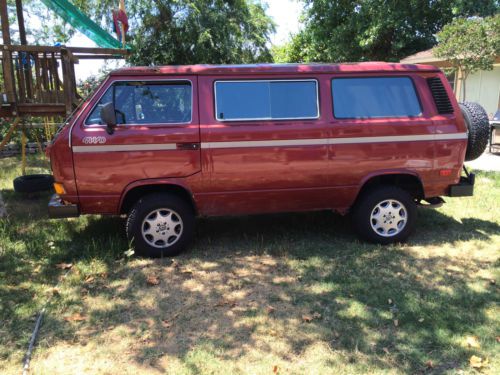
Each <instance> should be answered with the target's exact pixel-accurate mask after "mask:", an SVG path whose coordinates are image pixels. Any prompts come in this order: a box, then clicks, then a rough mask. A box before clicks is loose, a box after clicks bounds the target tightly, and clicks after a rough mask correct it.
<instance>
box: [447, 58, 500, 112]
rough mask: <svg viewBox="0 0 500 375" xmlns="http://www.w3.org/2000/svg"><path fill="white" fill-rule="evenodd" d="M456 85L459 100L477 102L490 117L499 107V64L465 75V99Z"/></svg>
mask: <svg viewBox="0 0 500 375" xmlns="http://www.w3.org/2000/svg"><path fill="white" fill-rule="evenodd" d="M458 86H460V85H458ZM458 86H457V87H456V88H457V91H456V95H457V98H458V100H459V101H468V102H477V103H479V104H481V105H482V106H483V108H484V109H485V110H486V112H487V113H488V116H490V117H491V116H492V115H493V114H494V113H495V112H496V111H497V110H498V109H499V107H500V64H495V66H494V68H493V70H482V71H479V72H476V73H474V74H471V75H469V77H467V80H466V82H465V100H464V98H463V90H460V89H459V87H458Z"/></svg>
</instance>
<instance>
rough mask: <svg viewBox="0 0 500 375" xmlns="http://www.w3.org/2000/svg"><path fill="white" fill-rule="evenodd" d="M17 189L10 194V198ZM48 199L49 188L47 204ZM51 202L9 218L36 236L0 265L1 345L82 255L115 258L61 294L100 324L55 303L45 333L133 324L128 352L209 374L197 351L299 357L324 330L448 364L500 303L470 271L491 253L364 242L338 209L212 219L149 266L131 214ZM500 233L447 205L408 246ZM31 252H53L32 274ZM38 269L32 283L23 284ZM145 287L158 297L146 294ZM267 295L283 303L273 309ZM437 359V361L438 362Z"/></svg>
mask: <svg viewBox="0 0 500 375" xmlns="http://www.w3.org/2000/svg"><path fill="white" fill-rule="evenodd" d="M11 194H12V193H10V192H8V191H6V192H5V193H4V196H5V197H6V199H8V200H10V199H9V198H12V195H11ZM45 198H46V197H41V198H40V201H41V202H42V201H43V204H46V200H45ZM41 202H38V201H36V202H35V203H33V202H32V203H33V207H31V208H30V209H27V208H26V207H24V208H23V204H24V203H22V202H21V203H19V202H18V203H16V202H14V203H13V205H14V207H13V208H14V209H16V210H15V211H16V213H15V214H14V215H13V216H12V217H11V219H10V221H9V223H10V224H11V225H13V228H14V229H11V230H6V229H4V233H7V234H8V235H9V236H11V238H10V240H11V242H16V241H17V242H18V243H19V246H20V247H23V246H24V249H21V248H20V249H17V250H16V249H13V250H11V251H10V252H6V253H2V254H1V255H0V272H2V276H4V275H7V274H9V275H8V278H6V280H7V283H2V284H1V286H0V300H1V301H2V311H1V312H0V314H1V315H0V316H2V320H3V321H5V322H6V324H4V325H3V328H0V330H1V332H0V333H1V336H3V337H4V338H3V340H5V341H4V344H2V346H4V345H5V342H9V339H10V340H12V341H15V339H14V338H15V337H16V336H17V335H18V334H19V332H20V331H23V332H31V328H32V324H33V320H32V314H29V313H28V312H30V311H31V310H32V309H33V306H35V305H36V302H37V301H36V300H34V301H30V299H33V294H34V293H35V292H37V290H38V288H41V287H42V286H43V285H44V284H46V283H52V282H54V281H55V280H56V279H57V275H58V274H59V273H60V272H59V271H57V270H55V269H54V265H55V264H56V263H59V262H63V261H65V262H68V261H73V262H75V261H78V260H79V259H80V260H81V259H92V258H95V259H99V260H101V261H103V262H104V263H105V264H106V274H108V276H107V278H105V279H99V280H96V281H95V282H94V283H93V285H92V288H91V289H89V288H88V286H84V285H83V284H80V285H76V286H75V288H76V289H77V293H76V295H78V296H85V297H82V298H81V299H76V300H71V301H65V300H64V297H60V302H61V304H63V305H64V304H66V307H67V306H73V307H74V306H78V307H80V308H82V309H89V311H88V321H87V322H86V323H85V324H88V326H90V327H95V328H94V329H90V330H84V331H82V329H81V327H80V326H79V325H78V324H70V323H68V322H65V321H64V320H63V317H62V316H60V315H55V314H49V315H48V316H47V318H46V320H45V322H44V328H43V333H42V339H43V340H46V341H47V342H50V343H51V344H52V345H53V344H55V343H57V342H59V341H67V342H70V343H73V344H74V345H79V342H81V341H90V340H97V341H98V340H101V339H102V338H103V337H104V336H105V335H106V334H107V332H109V331H110V330H113V329H114V328H115V327H122V328H124V329H126V330H127V332H128V333H127V335H128V336H129V339H130V340H131V342H135V343H136V345H135V347H134V348H133V349H132V350H131V353H130V356H129V360H130V361H135V362H136V363H139V364H141V365H144V364H146V365H148V366H151V367H153V368H156V369H158V370H159V371H165V368H164V363H163V362H162V361H161V357H162V356H163V355H164V354H169V355H172V356H175V357H177V358H180V359H181V360H182V361H183V362H184V363H185V364H186V366H187V367H188V368H190V369H191V371H192V372H194V373H199V372H201V371H202V368H200V367H199V366H200V363H198V362H196V361H193V359H192V357H193V352H195V354H196V353H199V355H200V356H203V355H205V356H212V357H214V358H213V360H214V361H222V362H224V361H233V360H236V359H238V358H241V357H243V356H245V355H246V354H247V353H248V352H249V351H252V350H257V349H256V348H258V351H259V352H260V353H270V354H272V355H274V356H275V357H276V358H279V359H281V360H283V361H285V362H292V361H294V360H296V359H297V356H300V355H302V354H303V353H305V352H306V351H307V350H308V348H311V347H313V345H314V344H316V343H318V342H321V343H324V344H325V345H327V346H328V347H329V348H331V349H332V350H334V351H339V352H341V353H342V356H343V358H347V362H348V363H349V364H350V365H352V366H354V367H353V368H356V367H355V366H357V365H359V366H360V368H365V367H363V366H372V368H373V367H375V368H376V369H387V368H391V367H392V368H394V367H395V368H398V369H399V370H400V371H401V372H405V373H416V372H436V373H440V372H443V371H446V370H449V369H453V368H458V367H460V366H463V364H464V362H465V360H466V358H468V356H470V353H471V352H470V351H469V350H468V349H467V348H464V347H462V346H461V345H460V344H459V343H457V341H456V337H461V336H464V335H466V334H469V333H471V332H475V331H476V330H478V329H484V327H485V326H488V324H489V318H488V316H487V315H486V314H485V310H486V309H487V308H488V307H489V306H491V304H493V303H495V302H498V293H496V292H497V290H496V289H495V287H493V286H492V287H490V288H489V289H487V290H482V291H478V290H477V289H473V288H471V286H470V279H469V276H468V275H469V274H470V273H473V272H476V271H478V270H480V269H485V268H488V267H491V266H492V265H491V264H489V263H488V262H485V261H480V260H475V259H469V260H468V261H467V263H464V261H463V260H460V259H453V258H450V257H444V256H442V257H441V256H433V257H428V258H417V257H415V256H413V255H412V254H411V252H407V251H402V249H404V246H406V245H403V247H401V246H398V245H395V246H390V247H385V248H384V247H381V246H377V245H371V244H366V243H362V242H359V241H358V240H357V239H356V237H355V235H354V233H353V231H352V229H351V226H350V223H349V220H347V219H346V218H344V217H341V216H338V215H334V214H332V213H329V212H318V213H300V214H279V215H266V216H248V217H236V218H211V219H200V220H199V221H198V227H197V235H196V240H195V242H194V244H193V246H192V248H191V250H189V251H188V252H186V253H185V254H183V255H181V256H180V257H178V258H176V260H175V261H174V262H173V263H171V261H169V260H156V261H154V262H152V263H150V264H149V265H147V266H144V265H143V264H141V263H137V262H132V263H126V262H121V263H117V262H116V259H118V258H120V257H121V256H122V253H123V251H124V250H126V249H127V247H128V246H127V243H126V241H125V238H124V235H123V220H121V219H119V218H99V217H88V218H85V219H83V218H81V219H78V220H66V221H58V222H53V221H48V220H45V219H42V218H43V215H42V214H41V210H39V208H40V207H38V206H40V205H41V204H42V203H41ZM16 205H19V206H18V207H16ZM37 205H38V206H37ZM81 220H85V222H84V224H83V225H82V224H81V222H80V221H81ZM8 225H9V224H8ZM25 228H26V229H25ZM498 232H500V227H499V225H498V224H497V223H495V222H489V221H485V220H481V219H477V218H470V219H465V220H463V221H462V222H459V221H457V220H455V219H453V218H451V217H448V216H446V215H444V214H442V213H440V212H438V211H433V210H420V218H419V227H418V229H417V233H416V234H415V235H413V236H412V237H411V239H410V241H409V245H410V246H411V245H419V246H422V245H438V246H439V245H443V244H446V243H450V244H454V243H456V242H458V241H468V240H472V239H479V240H488V238H489V237H490V236H492V235H493V234H497V233H498ZM14 237H17V238H14ZM51 237H55V239H53V240H51V239H50V238H51ZM48 242H53V243H54V244H53V245H52V246H53V247H54V248H53V249H47V243H48ZM31 257H41V258H43V259H44V261H43V262H42V263H41V264H40V265H39V266H40V270H39V271H38V273H37V274H36V275H30V273H31V272H30V271H31V269H32V268H33V262H32V261H31V260H30V259H31ZM152 273H154V274H155V275H159V276H160V279H161V284H160V286H158V287H150V286H148V284H147V281H146V280H147V277H148V275H151V274H152ZM26 277H28V279H29V281H30V283H31V284H29V286H27V287H24V286H22V285H23V281H24V280H26ZM114 282H117V284H118V285H117V286H114V284H115V283H114ZM484 282H485V283H486V282H487V280H484ZM32 284H33V285H32ZM23 288H24V289H23ZM26 288H27V289H26ZM145 296H149V297H152V298H148V301H145ZM57 298H59V297H57ZM57 298H56V302H57ZM96 298H99V299H104V300H107V301H113V304H112V306H111V307H109V306H107V307H102V308H101V307H99V306H88V303H87V302H86V301H85V300H86V299H96ZM389 299H390V300H391V305H388V302H387V301H388V300H389ZM5 301H7V302H5ZM151 301H152V302H151ZM19 306H28V307H23V308H20V307H19ZM268 306H273V310H272V311H271V312H270V311H269V308H268ZM30 308H31V310H30ZM58 309H59V310H58V311H64V308H58ZM27 311H28V312H27ZM31 313H32V311H31ZM314 313H318V314H320V315H321V316H320V317H318V318H315V319H313V320H312V321H311V322H310V323H306V322H304V321H303V319H302V316H303V315H306V316H314ZM316 316H318V315H316ZM394 320H397V321H398V323H399V324H398V325H397V326H395V324H394ZM75 337H78V338H77V339H75ZM75 340H76V341H75ZM26 342H27V340H24V341H22V342H21V343H20V344H22V345H25V344H26ZM277 342H279V343H280V345H275V344H276V343H277ZM137 343H139V344H137ZM214 353H216V354H214ZM1 355H2V356H4V357H5V356H7V355H8V351H4V352H3V353H2V354H1ZM336 360H337V361H338V359H332V358H327V361H333V362H331V363H330V362H329V366H335V365H336V362H335V361H336ZM429 360H432V361H433V362H434V363H435V366H434V367H433V368H428V367H427V366H426V365H425V363H426V362H427V361H429Z"/></svg>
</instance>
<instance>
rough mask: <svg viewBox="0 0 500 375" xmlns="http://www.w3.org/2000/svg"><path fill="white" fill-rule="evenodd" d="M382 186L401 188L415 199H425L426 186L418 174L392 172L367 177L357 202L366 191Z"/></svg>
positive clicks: (357, 195)
mask: <svg viewBox="0 0 500 375" xmlns="http://www.w3.org/2000/svg"><path fill="white" fill-rule="evenodd" d="M381 185H390V186H397V187H400V188H401V189H403V190H405V191H407V192H408V193H410V194H411V196H412V197H413V198H415V199H423V198H424V197H425V191H424V186H423V184H422V180H421V179H420V176H419V175H418V174H416V173H412V172H409V171H404V172H403V171H391V172H382V173H376V174H371V175H368V176H366V177H365V178H364V179H363V181H362V182H361V184H360V188H359V190H358V193H357V194H356V199H355V201H357V200H358V199H359V197H360V196H361V195H362V194H363V193H365V192H366V191H368V190H370V189H371V188H373V187H375V186H381Z"/></svg>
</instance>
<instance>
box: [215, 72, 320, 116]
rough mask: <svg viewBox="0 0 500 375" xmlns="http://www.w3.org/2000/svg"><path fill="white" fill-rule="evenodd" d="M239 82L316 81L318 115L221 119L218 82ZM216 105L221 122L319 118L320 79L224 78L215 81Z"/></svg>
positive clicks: (216, 114)
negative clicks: (218, 102) (218, 106)
mask: <svg viewBox="0 0 500 375" xmlns="http://www.w3.org/2000/svg"><path fill="white" fill-rule="evenodd" d="M238 82H240V83H241V82H314V83H316V113H317V114H316V116H314V117H259V118H237V119H221V118H219V111H218V109H217V84H218V83H238ZM213 92H214V101H215V103H214V106H215V119H216V120H217V121H219V122H253V121H283V120H285V121H286V120H317V119H319V118H320V117H321V111H320V106H319V81H318V80H317V79H316V78H297V79H293V78H284V79H279V78H276V79H260V78H257V79H235V80H233V79H224V80H221V79H219V80H215V81H214V91H213Z"/></svg>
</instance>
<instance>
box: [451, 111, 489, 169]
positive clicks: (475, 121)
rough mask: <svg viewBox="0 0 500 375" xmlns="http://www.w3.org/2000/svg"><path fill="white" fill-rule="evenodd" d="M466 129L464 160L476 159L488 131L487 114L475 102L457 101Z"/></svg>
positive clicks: (485, 143)
mask: <svg viewBox="0 0 500 375" xmlns="http://www.w3.org/2000/svg"><path fill="white" fill-rule="evenodd" d="M459 105H460V109H461V110H462V115H463V116H464V120H465V124H466V125H467V130H468V133H469V134H468V136H469V137H468V141H467V151H466V152H465V160H466V161H470V160H474V159H477V158H478V157H480V156H481V154H482V153H483V152H484V150H485V149H486V146H487V145H488V138H489V132H490V123H489V121H488V115H487V114H486V111H485V110H484V108H483V107H481V106H480V105H479V104H477V103H471V102H464V103H459Z"/></svg>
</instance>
